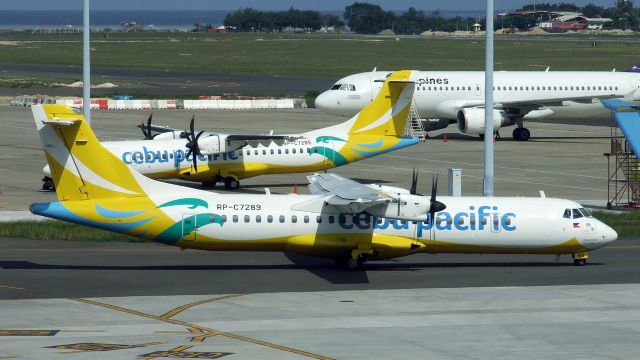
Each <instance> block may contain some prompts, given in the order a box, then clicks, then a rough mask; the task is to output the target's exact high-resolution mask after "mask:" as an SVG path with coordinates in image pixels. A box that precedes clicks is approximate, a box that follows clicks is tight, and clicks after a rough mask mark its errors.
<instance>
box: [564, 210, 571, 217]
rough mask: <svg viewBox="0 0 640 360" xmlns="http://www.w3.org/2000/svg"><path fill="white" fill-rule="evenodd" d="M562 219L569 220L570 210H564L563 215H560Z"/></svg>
mask: <svg viewBox="0 0 640 360" xmlns="http://www.w3.org/2000/svg"><path fill="white" fill-rule="evenodd" d="M562 217H563V218H565V219H571V209H565V210H564V215H562Z"/></svg>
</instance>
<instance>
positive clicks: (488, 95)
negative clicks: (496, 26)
mask: <svg viewBox="0 0 640 360" xmlns="http://www.w3.org/2000/svg"><path fill="white" fill-rule="evenodd" d="M485 23H486V25H485V30H486V45H485V70H484V191H483V194H484V196H493V162H494V158H493V0H487V18H486V21H485Z"/></svg>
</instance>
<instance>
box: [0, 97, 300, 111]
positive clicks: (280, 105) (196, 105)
mask: <svg viewBox="0 0 640 360" xmlns="http://www.w3.org/2000/svg"><path fill="white" fill-rule="evenodd" d="M9 104H10V105H12V106H25V107H26V106H31V105H36V104H62V105H67V106H72V107H76V108H82V107H83V103H82V99H80V98H40V97H29V96H20V97H16V98H14V99H13V100H11V102H10V103H9ZM306 107H307V102H306V101H305V99H295V98H294V99H252V100H211V99H199V100H170V99H158V100H114V99H91V109H92V110H147V109H149V110H156V109H159V110H265V109H300V108H306Z"/></svg>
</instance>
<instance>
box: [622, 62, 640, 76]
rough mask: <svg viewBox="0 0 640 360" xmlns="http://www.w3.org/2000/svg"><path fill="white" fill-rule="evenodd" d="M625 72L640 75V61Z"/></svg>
mask: <svg viewBox="0 0 640 360" xmlns="http://www.w3.org/2000/svg"><path fill="white" fill-rule="evenodd" d="M625 72H632V73H640V61H638V62H637V63H635V64H634V65H633V66H632V67H630V68H628V69H627V70H625Z"/></svg>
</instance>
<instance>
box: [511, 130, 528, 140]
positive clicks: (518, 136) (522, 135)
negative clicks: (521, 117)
mask: <svg viewBox="0 0 640 360" xmlns="http://www.w3.org/2000/svg"><path fill="white" fill-rule="evenodd" d="M530 138H531V131H529V129H527V128H524V127H517V128H515V129H513V140H516V141H528V140H529V139H530Z"/></svg>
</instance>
